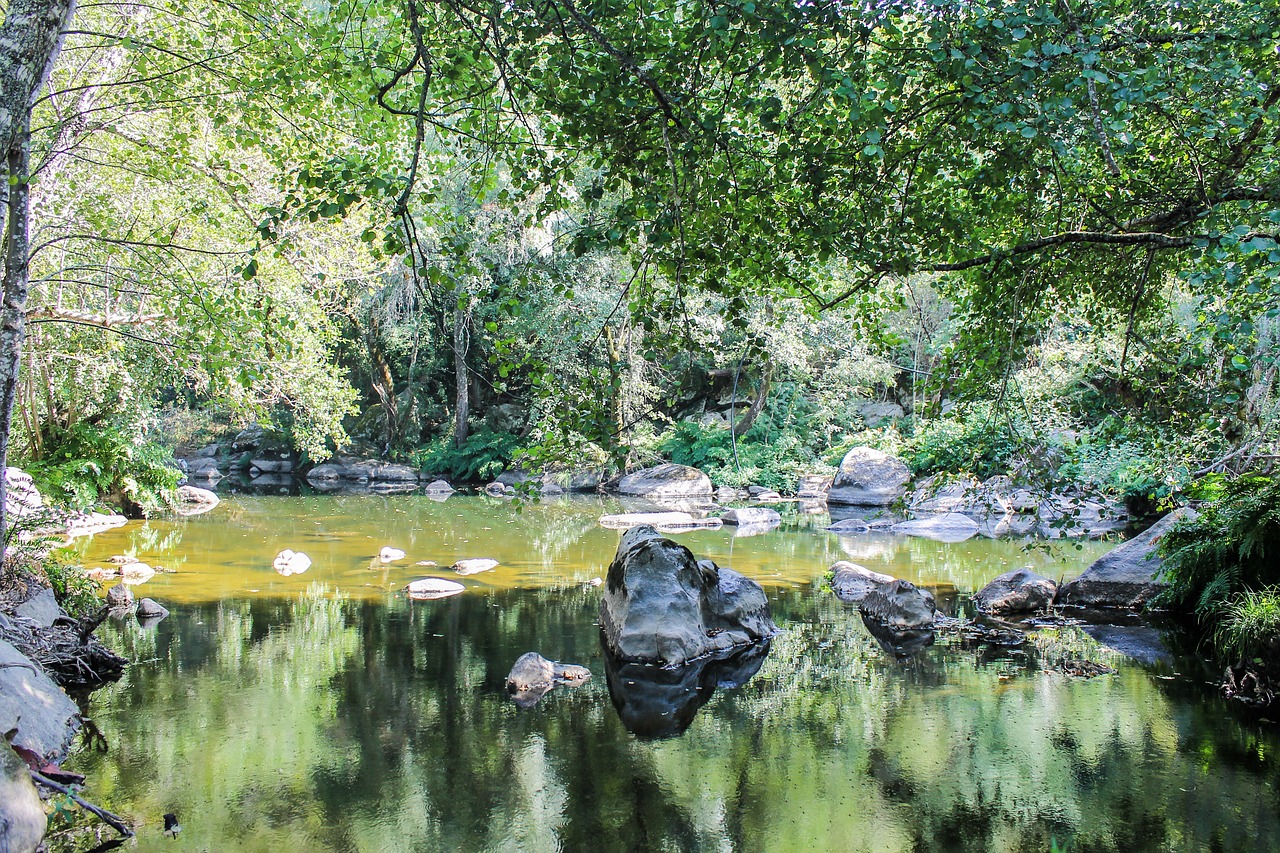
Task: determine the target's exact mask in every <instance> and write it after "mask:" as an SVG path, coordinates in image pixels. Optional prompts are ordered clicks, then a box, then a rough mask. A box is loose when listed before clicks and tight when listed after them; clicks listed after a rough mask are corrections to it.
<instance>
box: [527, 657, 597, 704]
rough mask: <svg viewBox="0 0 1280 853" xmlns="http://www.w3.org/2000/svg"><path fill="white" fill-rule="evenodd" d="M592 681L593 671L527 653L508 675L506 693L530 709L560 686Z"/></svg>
mask: <svg viewBox="0 0 1280 853" xmlns="http://www.w3.org/2000/svg"><path fill="white" fill-rule="evenodd" d="M590 677H591V670H589V669H587V668H586V667H585V666H577V665H575V664H564V663H559V662H557V661H551V660H547V659H546V658H544V657H543V656H542V655H540V654H538V653H537V652H526V653H525V654H523V655H521V656H520V657H519V658H518V659H517V660H516V662H515V665H514V666H512V667H511V672H510V673H509V674H508V675H507V693H509V694H510V695H511V698H512V700H514V701H515V703H516V704H517V705H519V706H520V707H521V708H531V707H533V706H534V705H536V704H537V703H538V700H539V699H541V698H542V697H543V696H545V695H547V693H549V692H550V691H551V688H553V687H555V686H556V685H557V684H568V685H571V686H576V685H578V684H582V683H583V682H585V681H586V680H587V679H589V678H590Z"/></svg>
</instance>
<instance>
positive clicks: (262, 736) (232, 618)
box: [70, 573, 1280, 851]
mask: <svg viewBox="0 0 1280 853" xmlns="http://www.w3.org/2000/svg"><path fill="white" fill-rule="evenodd" d="M272 574H274V573H272ZM599 595H600V592H599V590H598V589H590V588H577V587H573V588H561V589H556V588H542V589H536V590H510V591H498V590H495V591H491V592H488V593H485V594H477V593H474V592H472V593H468V594H464V595H461V596H455V597H453V598H449V599H444V600H440V601H433V602H409V601H407V600H405V599H403V598H399V597H395V596H387V597H384V598H382V599H378V600H373V599H370V598H363V599H362V598H353V597H347V596H345V595H342V594H338V593H336V592H335V591H334V590H333V589H332V588H327V587H324V586H321V585H317V584H312V585H310V586H309V587H307V588H305V589H304V590H303V591H302V592H300V593H298V594H295V595H294V596H292V597H271V598H265V597H255V598H227V599H224V600H221V601H217V602H209V603H204V604H193V605H189V606H184V607H181V608H175V609H174V613H173V615H172V616H171V617H170V618H169V619H166V620H165V621H164V622H162V623H161V624H160V625H159V626H157V627H156V628H154V629H153V630H150V631H145V632H144V631H142V630H141V629H139V628H137V627H136V626H134V625H132V624H131V623H124V624H122V625H119V626H114V627H112V628H110V630H111V631H112V632H114V633H113V642H114V643H115V644H117V646H118V647H120V648H122V649H124V650H126V651H127V652H129V653H130V655H131V656H132V657H133V658H134V659H135V660H139V661H141V663H139V664H136V665H135V666H133V667H131V668H130V669H129V670H128V672H127V673H126V676H125V678H124V679H123V680H122V681H121V682H120V683H119V684H117V685H114V686H112V687H109V688H107V689H106V690H104V691H102V692H100V693H98V694H95V695H94V697H93V699H92V700H91V701H92V706H91V707H90V709H89V713H90V715H91V716H92V717H93V718H94V719H95V721H96V722H97V724H98V726H99V727H100V728H101V729H102V730H103V731H104V732H105V733H106V735H107V737H108V738H109V740H110V741H111V749H110V751H109V752H107V753H106V754H101V753H95V752H90V751H84V752H82V753H80V754H79V755H77V756H76V757H75V760H74V762H73V763H71V765H70V766H71V767H72V768H73V769H76V770H78V771H81V772H86V773H88V774H89V776H90V779H91V782H92V786H93V787H92V789H91V793H92V794H93V797H91V798H92V799H96V800H97V801H99V802H101V803H102V804H103V805H105V806H106V807H108V808H111V809H112V810H114V811H117V812H122V813H125V814H127V815H128V816H130V817H131V818H133V819H135V820H139V821H141V822H142V826H141V831H140V833H139V839H138V842H137V844H138V849H139V850H143V851H151V850H157V851H159V850H165V851H174V850H179V849H181V850H204V849H210V850H231V849H234V850H249V851H258V850H261V851H269V850H270V851H279V850H303V849H305V850H322V851H329V850H331V851H387V850H416V849H430V850H437V849H451V850H452V849H457V850H488V849H492V850H510V849H520V850H553V849H564V850H577V849H592V850H633V849H681V850H694V849H717V850H718V849H728V850H743V849H748V850H792V849H794V850H813V849H823V850H851V851H861V850H888V851H911V850H935V849H939V850H942V849H957V850H984V851H985V850H1047V849H1049V848H1050V845H1051V844H1052V843H1054V842H1056V843H1057V844H1058V846H1059V847H1060V848H1067V847H1068V846H1069V848H1070V849H1071V850H1114V851H1121V850H1124V851H1130V850H1133V851H1142V850H1169V849H1189V850H1190V849H1221V850H1273V849H1278V848H1280V804H1278V803H1277V797H1276V793H1275V791H1276V790H1277V788H1276V786H1277V785H1280V764H1278V763H1277V760H1276V756H1277V755H1280V750H1278V747H1280V741H1278V739H1277V738H1276V736H1275V735H1274V734H1273V733H1272V732H1271V731H1270V730H1263V731H1260V730H1258V729H1256V728H1254V727H1251V726H1248V725H1243V724H1241V723H1239V722H1237V721H1236V720H1234V719H1233V718H1231V717H1230V716H1228V715H1227V714H1226V713H1225V710H1224V706H1223V704H1222V703H1220V702H1219V701H1217V700H1216V699H1214V698H1212V697H1210V696H1208V695H1207V694H1205V693H1204V692H1202V691H1200V690H1199V689H1197V688H1195V687H1194V686H1193V685H1192V684H1191V683H1190V681H1189V680H1186V679H1181V680H1180V679H1177V678H1175V679H1174V680H1171V681H1166V680H1164V679H1163V678H1162V677H1160V676H1164V677H1169V676H1171V675H1172V674H1173V672H1174V670H1172V669H1170V668H1168V667H1167V666H1166V665H1162V664H1156V665H1155V668H1154V669H1147V668H1144V667H1141V666H1138V665H1136V664H1134V663H1132V662H1130V661H1129V660H1128V659H1127V658H1125V657H1124V656H1122V655H1121V654H1119V653H1118V652H1114V651H1111V650H1109V649H1107V648H1105V647H1103V646H1099V645H1098V644H1097V642H1096V641H1094V640H1093V639H1092V638H1091V637H1090V636H1089V635H1088V634H1086V633H1085V632H1083V631H1081V630H1079V629H1077V628H1074V627H1070V626H1064V627H1059V628H1047V629H1043V630H1041V631H1040V632H1039V633H1037V634H1034V635H1033V636H1032V640H1031V641H1030V642H1029V644H1028V646H1027V647H1025V648H995V649H991V648H987V647H983V648H979V649H975V650H970V649H966V648H965V647H964V644H963V643H962V642H961V641H960V640H959V639H958V638H956V637H954V636H949V635H945V634H943V635H940V636H939V637H938V640H937V642H935V644H934V645H932V646H929V647H927V648H924V649H922V650H920V651H919V652H918V653H917V654H915V655H914V656H913V657H911V658H910V659H908V660H907V661H905V662H900V661H898V660H896V659H895V658H894V657H892V656H890V655H888V654H886V653H885V651H884V650H883V649H882V648H881V646H880V645H879V643H878V642H877V640H876V639H875V638H874V637H872V636H871V635H870V634H869V633H868V632H867V630H866V629H865V627H864V626H863V625H862V623H861V620H860V619H858V618H857V615H856V612H854V611H852V610H851V609H848V608H846V607H845V606H844V605H842V604H840V603H839V602H837V601H834V599H833V597H832V596H831V595H830V594H829V593H826V592H823V591H822V590H821V589H819V588H817V587H816V586H793V587H775V588H773V589H771V590H770V598H771V602H772V606H773V608H774V615H775V619H776V621H777V622H778V623H779V625H780V626H781V627H782V628H783V633H781V634H780V635H778V636H777V637H776V638H774V640H773V641H772V645H771V647H770V648H769V650H768V653H767V656H765V655H763V654H761V655H760V656H759V657H758V658H754V659H748V660H745V661H742V662H741V665H740V666H739V667H738V669H737V670H736V672H734V671H731V672H729V673H728V674H726V673H724V672H716V673H714V674H712V667H711V665H708V666H707V667H706V668H705V669H703V670H702V671H701V673H700V674H699V677H698V678H697V679H695V682H694V683H685V682H683V681H682V682H680V683H678V684H664V683H661V682H660V681H651V682H648V683H644V684H643V685H642V686H643V690H635V689H633V688H635V687H637V686H641V685H640V684H637V685H628V684H625V681H627V680H635V681H637V682H639V679H635V678H634V677H631V676H629V675H628V674H627V673H625V672H623V671H621V670H618V669H613V668H611V667H610V665H609V664H608V662H607V661H606V660H605V655H604V652H603V651H602V649H601V646H600V641H599V628H598V626H597V625H596V624H595V616H596V613H597V607H598V599H599ZM530 648H537V649H539V650H540V651H542V652H543V653H544V654H546V655H547V656H548V657H550V658H553V659H558V660H565V661H573V662H575V663H580V664H583V665H586V666H587V667H588V668H590V669H591V670H593V671H594V672H596V673H600V672H604V673H606V677H605V678H600V679H592V680H590V681H588V682H586V683H585V684H582V685H581V686H579V687H576V688H574V689H573V690H564V691H561V690H555V691H553V692H552V693H550V694H549V695H547V696H546V697H544V698H543V700H542V701H541V702H540V703H538V704H537V706H535V707H534V708H531V709H529V710H526V711H521V710H520V709H518V708H516V707H515V705H514V704H513V703H512V702H511V701H510V700H509V698H508V696H507V694H506V690H505V681H506V677H507V673H508V670H509V668H510V666H511V663H512V661H513V660H515V659H516V658H517V657H518V656H519V655H520V654H521V653H523V652H524V651H527V650H528V649H530ZM1078 658H1091V659H1094V660H1098V661H1100V662H1103V663H1107V664H1109V665H1111V666H1113V667H1115V668H1116V669H1117V670H1118V674H1116V675H1112V676H1104V677H1102V678H1097V679H1092V680H1084V679H1076V678H1071V677H1068V676H1066V675H1064V674H1062V673H1060V672H1058V671H1057V669H1056V667H1055V662H1057V661H1062V660H1069V659H1078ZM620 687H621V688H623V689H620ZM626 690H631V691H632V692H630V693H628V692H626ZM620 697H621V699H622V702H621V705H620V706H618V707H615V706H616V704H617V703H618V701H619V698H620ZM646 697H648V698H647V699H646ZM645 708H650V709H659V710H657V716H658V717H662V710H660V709H665V708H670V709H672V713H671V714H670V715H669V717H670V718H671V723H670V724H669V727H668V728H663V726H667V725H668V724H666V723H665V722H660V721H657V720H655V719H654V716H653V714H647V713H642V711H643V710H644V709H645ZM688 709H692V710H688ZM694 712H696V713H694ZM629 720H630V721H631V725H632V727H633V728H636V729H640V726H639V725H635V723H636V721H640V722H643V723H644V725H645V726H647V728H645V729H643V731H644V732H645V733H646V734H650V735H661V734H664V733H675V731H677V730H679V729H683V731H684V733H683V735H682V736H681V737H678V738H667V739H648V738H641V737H637V736H635V735H634V734H632V733H631V731H629V730H628V721H629ZM166 812H173V813H176V814H178V815H179V816H180V817H181V819H182V823H183V825H184V830H183V833H182V835H181V836H180V837H179V839H178V840H177V841H176V842H175V841H172V840H171V839H168V838H164V837H163V836H162V835H161V829H162V826H161V822H160V816H161V815H163V814H165V813H166Z"/></svg>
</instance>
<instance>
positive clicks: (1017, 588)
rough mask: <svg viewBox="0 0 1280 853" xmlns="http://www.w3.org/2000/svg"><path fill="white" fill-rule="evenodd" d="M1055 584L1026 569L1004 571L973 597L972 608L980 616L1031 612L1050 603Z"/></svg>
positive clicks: (1056, 586) (1055, 587)
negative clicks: (980, 613) (984, 614)
mask: <svg viewBox="0 0 1280 853" xmlns="http://www.w3.org/2000/svg"><path fill="white" fill-rule="evenodd" d="M1057 592H1058V585H1057V584H1056V583H1054V582H1053V581H1051V580H1049V579H1048V578H1046V577H1042V576H1040V575H1038V574H1036V573H1035V572H1033V571H1031V570H1030V569H1026V568H1023V569H1014V570H1013V571H1011V572H1005V573H1004V574H1002V575H1000V576H999V577H998V578H996V579H995V580H993V581H992V582H991V583H989V584H987V585H986V586H984V587H983V588H982V589H980V590H978V592H977V594H975V595H974V596H973V603H974V605H975V606H976V607H977V608H978V609H979V610H981V611H982V612H983V613H994V614H997V615H1012V614H1015V613H1034V612H1035V611H1037V610H1043V609H1045V608H1046V607H1048V606H1049V605H1051V604H1053V599H1054V596H1055V595H1057Z"/></svg>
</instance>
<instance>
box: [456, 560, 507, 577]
mask: <svg viewBox="0 0 1280 853" xmlns="http://www.w3.org/2000/svg"><path fill="white" fill-rule="evenodd" d="M497 565H498V561H497V560H490V559H489V558H488V557H476V558H474V559H471V560H459V561H458V562H456V563H454V564H453V570H454V571H455V572H457V573H458V574H460V575H477V574H479V573H480V572H487V571H489V570H490V569H492V568H494V567H495V566H497Z"/></svg>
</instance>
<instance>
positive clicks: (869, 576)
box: [831, 560, 894, 604]
mask: <svg viewBox="0 0 1280 853" xmlns="http://www.w3.org/2000/svg"><path fill="white" fill-rule="evenodd" d="M831 572H832V575H831V591H832V592H834V593H835V594H836V598H839V599H840V600H841V601H843V602H845V603H846V604H860V603H862V599H864V598H866V597H867V595H868V594H869V593H871V592H872V591H873V590H877V589H880V588H881V587H883V586H888V585H889V584H891V583H893V580H894V579H893V577H891V576H890V575H882V574H880V573H879V572H873V571H871V570H870V569H868V568H867V567H866V566H860V565H858V564H857V563H850V562H849V561H848V560H840V561H839V562H837V563H835V564H833V565H832V566H831Z"/></svg>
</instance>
